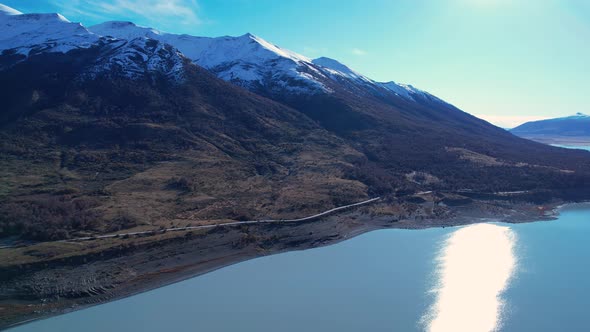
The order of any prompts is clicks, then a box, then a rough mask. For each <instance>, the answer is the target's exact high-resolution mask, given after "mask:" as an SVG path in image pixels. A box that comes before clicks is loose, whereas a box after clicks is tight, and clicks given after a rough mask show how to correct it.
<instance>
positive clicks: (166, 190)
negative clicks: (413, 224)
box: [0, 6, 590, 239]
mask: <svg viewBox="0 0 590 332" xmlns="http://www.w3.org/2000/svg"><path fill="white" fill-rule="evenodd" d="M0 27H1V29H0V52H1V54H0V87H1V89H0V100H2V104H3V107H2V111H1V113H0V142H1V143H0V151H1V155H2V157H1V159H0V165H1V167H0V169H1V170H2V171H1V173H0V179H1V181H0V183H2V184H1V185H0V209H1V210H2V213H1V216H0V235H20V236H23V237H27V238H32V239H58V238H67V237H70V236H72V235H73V234H81V233H84V232H86V233H96V232H108V231H113V230H117V229H121V228H132V227H139V226H142V227H143V226H149V225H151V226H161V225H169V224H180V223H186V222H192V221H195V220H198V221H203V222H208V221H211V220H243V219H250V220H252V219H263V218H277V219H278V218H285V217H295V216H300V215H306V214H308V213H309V214H312V213H315V212H318V211H321V210H324V209H326V208H330V207H335V206H338V205H343V204H350V203H354V202H357V201H360V200H363V199H366V198H368V197H374V196H386V197H397V196H399V195H402V193H412V192H419V191H424V190H439V191H446V192H485V193H494V192H500V191H502V192H505V191H527V192H541V193H544V195H545V197H546V198H547V199H552V198H571V197H576V198H579V197H586V196H588V195H589V194H590V192H589V190H588V188H590V186H588V184H590V153H587V152H583V151H569V150H566V149H560V148H556V147H550V146H546V145H544V144H540V143H536V142H532V141H528V140H525V139H522V138H519V137H516V136H514V135H513V134H511V133H509V132H507V131H505V130H503V129H500V128H498V127H496V126H493V125H491V124H489V123H487V122H486V121H483V120H481V119H478V118H476V117H474V116H472V115H470V114H468V113H465V112H463V111H461V110H459V109H458V108H456V107H454V106H453V105H451V104H449V103H447V102H445V101H443V100H442V99H440V98H438V97H435V96H433V95H431V94H429V93H428V92H425V91H422V90H420V89H417V88H415V87H413V86H412V85H405V84H398V83H395V82H393V81H390V82H377V81H374V80H372V79H370V78H368V77H366V76H364V75H362V74H360V73H358V72H356V71H354V70H352V69H350V68H349V67H347V66H346V65H344V64H342V63H340V62H338V61H336V60H334V59H330V58H325V57H321V58H318V59H313V60H312V59H309V58H307V57H305V56H302V55H299V54H297V53H295V52H291V51H289V50H286V49H283V48H281V47H279V46H276V45H274V44H272V43H270V42H267V41H265V40H264V39H262V38H260V37H258V36H254V35H251V34H245V35H243V36H239V37H218V38H209V37H196V36H190V35H175V34H168V33H163V32H160V31H158V30H156V29H152V28H145V27H139V26H137V25H135V24H133V23H131V22H106V23H103V24H99V25H95V26H91V27H85V26H83V25H81V24H80V23H74V22H70V21H68V20H67V19H66V18H65V17H63V16H62V15H59V14H22V13H20V12H18V11H16V10H14V9H11V8H9V7H6V6H1V7H0Z"/></svg>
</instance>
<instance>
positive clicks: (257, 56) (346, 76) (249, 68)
mask: <svg viewBox="0 0 590 332" xmlns="http://www.w3.org/2000/svg"><path fill="white" fill-rule="evenodd" d="M89 30H90V31H92V32H94V33H96V34H97V35H101V36H111V37H116V38H123V39H131V38H137V37H148V38H152V39H156V40H160V41H162V42H164V43H168V44H171V45H173V46H174V47H176V48H178V49H179V50H180V51H181V52H182V53H183V54H184V55H185V56H186V57H187V58H189V59H191V60H192V61H193V62H194V63H196V64H198V65H200V66H202V67H204V68H206V69H208V70H209V71H211V72H213V73H215V74H216V75H217V76H218V77H220V78H222V79H224V80H226V81H230V82H233V83H235V84H237V85H240V86H243V87H245V88H248V89H250V90H254V91H257V92H259V91H260V90H266V91H270V92H271V94H276V93H282V92H289V93H315V92H328V93H329V92H332V91H333V86H332V85H333V84H334V83H337V84H344V85H345V86H346V87H347V88H349V89H353V90H358V89H369V90H370V92H371V93H377V94H383V93H386V92H393V93H394V94H395V95H397V96H399V97H402V98H405V99H409V100H414V97H415V96H421V97H429V96H430V95H429V94H427V93H425V92H424V91H421V90H419V89H416V88H414V87H413V86H411V85H403V84H398V83H395V82H393V81H392V82H388V83H379V82H376V81H374V80H372V79H370V78H368V77H366V76H364V75H362V74H360V73H358V72H355V71H354V70H352V69H350V68H348V67H347V66H346V65H344V64H342V63H340V62H338V61H336V60H334V59H330V58H326V57H320V58H318V59H315V60H311V59H309V58H307V57H305V56H303V55H300V54H297V53H295V52H292V51H289V50H286V49H283V48H281V47H279V46H276V45H274V44H272V43H269V42H267V41H266V40H264V39H262V38H260V37H258V36H254V35H252V34H245V35H243V36H239V37H228V36H225V37H217V38H209V37H196V36H190V35H177V34H170V33H163V32H161V31H158V30H156V29H152V28H146V27H140V26H137V25H135V24H133V23H132V22H118V21H112V22H105V23H102V24H98V25H95V26H92V27H90V28H89ZM355 92H358V91H355Z"/></svg>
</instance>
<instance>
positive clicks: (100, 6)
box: [60, 0, 201, 25]
mask: <svg viewBox="0 0 590 332" xmlns="http://www.w3.org/2000/svg"><path fill="white" fill-rule="evenodd" d="M60 6H61V7H62V9H63V12H64V14H66V16H67V14H68V13H76V14H82V15H85V16H90V17H95V18H97V17H101V18H104V19H105V20H111V19H121V18H123V17H126V18H128V19H129V20H130V21H135V18H138V17H139V18H143V19H145V20H147V21H149V22H152V23H163V24H164V25H166V24H169V23H174V24H182V25H196V24H200V23H201V20H200V19H199V16H198V15H197V10H198V5H197V2H196V0H108V1H97V0H75V1H68V2H65V1H64V2H62V3H61V4H60Z"/></svg>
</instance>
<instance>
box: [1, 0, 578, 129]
mask: <svg viewBox="0 0 590 332" xmlns="http://www.w3.org/2000/svg"><path fill="white" fill-rule="evenodd" d="M0 2H2V3H4V4H6V5H8V6H11V7H14V8H16V9H18V10H21V11H23V12H60V13H62V14H63V15H64V16H66V17H67V18H68V19H70V20H71V21H79V22H82V23H83V24H85V25H92V24H95V23H99V22H102V21H105V20H114V19H116V20H129V21H134V22H136V23H138V24H140V25H144V26H151V27H155V28H158V29H160V30H163V31H167V32H177V33H189V34H193V35H202V36H220V35H242V34H244V33H246V32H251V33H253V34H255V35H258V36H260V37H262V38H264V39H266V40H268V41H270V42H272V43H274V44H277V45H279V46H281V47H284V48H288V49H291V50H293V51H296V52H299V53H301V54H303V55H306V56H308V57H312V58H314V57H318V56H328V57H332V58H335V59H337V60H340V61H341V62H343V63H345V64H347V65H349V66H350V67H351V68H353V69H355V70H357V71H359V72H361V73H363V74H365V75H367V76H369V77H371V78H373V79H376V80H380V81H389V80H395V81H396V82H402V83H410V84H412V85H415V86H416V87H418V88H421V89H424V90H427V91H429V92H431V93H433V94H435V95H437V96H439V97H441V98H443V99H445V100H447V101H449V102H451V103H453V104H454V105H456V106H458V107H459V108H461V109H463V110H465V111H467V112H469V113H472V114H475V115H477V116H480V117H482V118H484V119H487V120H489V121H491V122H493V123H495V124H498V125H501V126H505V127H507V126H513V125H516V124H518V123H521V122H524V121H528V120H532V119H540V118H547V117H556V116H565V115H571V114H574V113H576V112H582V113H590V110H589V106H588V105H589V103H590V42H588V41H589V40H590V1H586V0H364V1H361V0H346V1H342V0H280V1H279V0H215V1H214V0H105V1H100V0H70V1H67V0H60V1H58V0H0Z"/></svg>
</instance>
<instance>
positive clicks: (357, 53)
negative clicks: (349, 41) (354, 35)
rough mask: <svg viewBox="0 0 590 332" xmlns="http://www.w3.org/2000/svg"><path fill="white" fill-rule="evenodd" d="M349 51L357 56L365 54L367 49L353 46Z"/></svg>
mask: <svg viewBox="0 0 590 332" xmlns="http://www.w3.org/2000/svg"><path fill="white" fill-rule="evenodd" d="M351 52H352V54H354V55H359V56H360V55H366V54H367V51H365V50H361V49H360V48H353V49H352V51H351Z"/></svg>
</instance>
